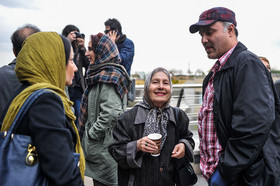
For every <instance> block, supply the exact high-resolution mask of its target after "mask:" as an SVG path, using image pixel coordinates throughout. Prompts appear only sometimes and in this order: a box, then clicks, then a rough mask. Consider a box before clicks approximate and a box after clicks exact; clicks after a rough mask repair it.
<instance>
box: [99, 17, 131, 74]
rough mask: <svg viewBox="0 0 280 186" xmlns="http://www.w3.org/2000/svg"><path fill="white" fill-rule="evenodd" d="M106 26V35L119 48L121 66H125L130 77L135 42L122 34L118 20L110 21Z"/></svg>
mask: <svg viewBox="0 0 280 186" xmlns="http://www.w3.org/2000/svg"><path fill="white" fill-rule="evenodd" d="M104 24H105V34H107V35H108V36H109V37H110V38H111V39H112V41H113V42H115V43H116V45H117V47H118V50H119V53H120V57H121V59H122V61H121V63H120V64H121V65H123V66H124V68H125V69H126V71H127V73H128V75H130V70H131V65H132V62H133V57H134V44H133V42H132V41H131V40H130V39H128V38H127V37H126V35H125V34H123V33H122V26H121V23H120V22H119V21H118V20H117V19H115V18H113V19H108V20H107V21H106V22H105V23H104Z"/></svg>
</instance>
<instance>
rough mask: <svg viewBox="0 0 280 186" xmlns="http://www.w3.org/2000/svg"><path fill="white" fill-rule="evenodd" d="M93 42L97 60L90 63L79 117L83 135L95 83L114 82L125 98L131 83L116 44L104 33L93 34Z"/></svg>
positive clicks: (121, 96) (118, 92) (119, 93)
mask: <svg viewBox="0 0 280 186" xmlns="http://www.w3.org/2000/svg"><path fill="white" fill-rule="evenodd" d="M91 42H92V48H93V51H94V53H95V62H94V63H93V64H90V65H89V68H88V71H87V77H86V82H87V88H86V90H85V92H84V94H83V98H82V104H81V114H80V117H79V125H80V126H79V128H80V130H79V131H80V136H81V137H82V135H83V132H84V127H85V123H86V121H87V117H88V113H87V112H88V106H87V104H88V94H89V92H90V90H91V89H92V87H93V85H95V84H96V83H108V84H113V85H114V86H115V90H116V92H117V94H118V95H119V96H120V98H121V99H123V97H124V95H125V94H126V93H127V92H128V88H129V86H130V84H131V80H130V77H129V75H128V74H127V72H126V70H125V69H124V67H123V66H122V65H119V63H120V57H119V51H118V48H117V46H116V44H115V43H114V42H112V40H111V39H110V38H109V37H108V36H107V35H104V34H102V33H99V34H97V35H92V36H91Z"/></svg>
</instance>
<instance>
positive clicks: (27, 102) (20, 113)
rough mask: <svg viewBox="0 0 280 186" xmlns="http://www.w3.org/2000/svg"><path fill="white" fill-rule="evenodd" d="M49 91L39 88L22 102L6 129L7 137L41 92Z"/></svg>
mask: <svg viewBox="0 0 280 186" xmlns="http://www.w3.org/2000/svg"><path fill="white" fill-rule="evenodd" d="M47 92H50V91H49V90H47V89H39V90H36V91H35V92H33V93H32V94H31V95H30V96H29V97H28V98H27V99H26V100H25V102H24V103H23V105H22V106H21V108H20V110H19V111H18V113H17V115H16V117H15V119H14V121H13V123H12V125H11V127H10V129H9V131H7V137H8V138H9V137H10V136H11V134H12V133H13V132H14V131H15V130H16V128H17V126H18V125H19V123H20V121H21V120H22V118H23V116H24V115H25V114H26V112H27V111H28V110H29V108H30V106H31V105H32V104H33V103H34V101H36V100H37V98H39V97H40V96H41V95H42V94H44V93H47Z"/></svg>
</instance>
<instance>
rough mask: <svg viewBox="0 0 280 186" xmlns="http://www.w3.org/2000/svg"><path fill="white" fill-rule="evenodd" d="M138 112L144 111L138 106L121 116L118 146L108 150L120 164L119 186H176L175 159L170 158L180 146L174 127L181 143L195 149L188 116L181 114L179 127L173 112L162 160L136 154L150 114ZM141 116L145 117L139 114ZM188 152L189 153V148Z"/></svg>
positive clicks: (118, 129) (117, 134)
mask: <svg viewBox="0 0 280 186" xmlns="http://www.w3.org/2000/svg"><path fill="white" fill-rule="evenodd" d="M139 109H143V108H142V107H138V106H136V107H134V108H132V109H131V110H129V111H127V112H125V113H124V114H122V115H121V116H120V118H119V119H118V123H117V125H116V126H115V128H114V131H113V136H114V140H115V142H114V143H113V144H112V145H111V146H110V147H109V152H110V154H111V155H112V156H113V158H114V159H115V160H116V161H117V163H118V184H119V185H120V186H126V185H134V186H144V185H145V186H155V185H162V186H174V185H175V177H174V176H175V169H174V158H171V155H172V150H173V148H174V147H175V145H176V144H177V143H176V139H175V127H178V129H179V131H180V139H181V140H182V142H184V143H185V142H186V143H188V145H189V146H191V148H194V141H193V139H192V133H191V132H190V131H189V130H188V125H189V119H188V117H187V115H186V113H185V112H184V111H182V110H180V112H179V114H178V115H179V117H178V118H179V119H178V120H179V121H180V122H179V124H176V121H175V118H174V113H173V109H170V112H169V114H170V115H171V117H170V120H169V121H168V123H167V137H166V141H165V143H164V146H163V148H162V149H161V153H160V156H158V157H152V156H151V155H150V154H149V153H144V152H142V151H138V152H137V145H136V143H137V140H138V139H140V138H142V137H143V136H142V135H143V132H144V126H145V120H146V117H145V116H146V114H147V113H148V111H149V110H147V109H145V110H144V111H143V110H142V111H140V112H137V111H138V110H139ZM141 112H142V114H139V113H141ZM138 116H140V117H138ZM143 116H144V117H143ZM186 143H185V144H186ZM187 150H189V149H188V148H186V151H187ZM190 150H192V149H190ZM133 177H134V178H133Z"/></svg>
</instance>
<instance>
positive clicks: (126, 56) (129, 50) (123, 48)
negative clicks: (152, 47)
mask: <svg viewBox="0 0 280 186" xmlns="http://www.w3.org/2000/svg"><path fill="white" fill-rule="evenodd" d="M116 44H117V47H118V50H119V53H120V57H121V59H122V61H121V63H120V64H121V65H123V66H124V68H125V70H126V71H127V73H128V75H130V70H131V65H132V62H133V57H134V44H133V42H132V41H131V40H130V39H128V38H126V39H125V40H124V41H120V42H116Z"/></svg>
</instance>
